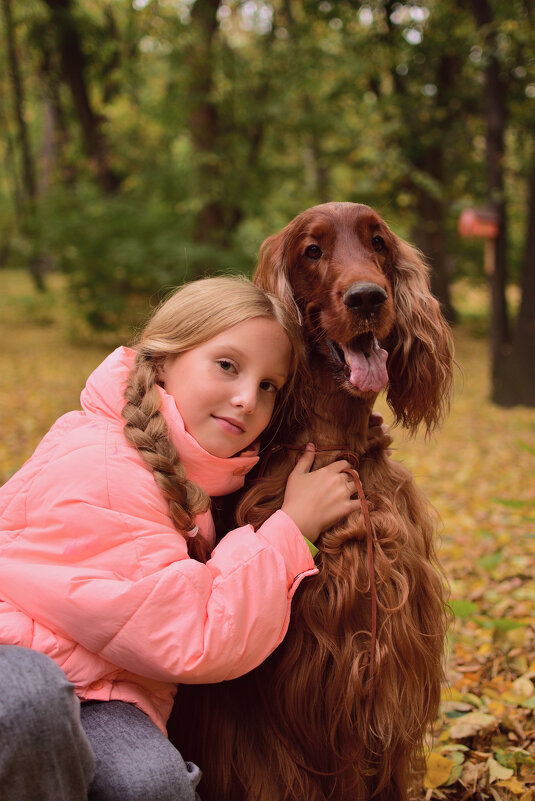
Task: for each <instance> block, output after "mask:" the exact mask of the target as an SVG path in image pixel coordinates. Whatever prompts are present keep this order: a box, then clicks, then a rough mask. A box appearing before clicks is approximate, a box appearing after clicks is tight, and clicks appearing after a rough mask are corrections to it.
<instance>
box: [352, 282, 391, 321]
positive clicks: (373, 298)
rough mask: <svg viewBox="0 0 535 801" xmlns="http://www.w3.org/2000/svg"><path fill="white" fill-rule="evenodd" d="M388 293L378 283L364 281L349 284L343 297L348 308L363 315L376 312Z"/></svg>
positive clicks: (366, 315)
mask: <svg viewBox="0 0 535 801" xmlns="http://www.w3.org/2000/svg"><path fill="white" fill-rule="evenodd" d="M387 297H388V295H387V294H386V292H385V291H384V289H383V288H382V287H380V286H379V284H372V283H366V282H365V281H362V282H359V283H355V284H351V286H350V287H349V289H348V290H347V291H346V293H345V294H344V297H343V301H344V303H345V305H346V306H347V308H348V309H352V311H356V312H358V313H359V314H362V315H363V316H365V317H369V316H370V314H374V313H375V312H378V311H379V309H380V308H381V306H382V305H383V303H384V302H385V300H386V299H387Z"/></svg>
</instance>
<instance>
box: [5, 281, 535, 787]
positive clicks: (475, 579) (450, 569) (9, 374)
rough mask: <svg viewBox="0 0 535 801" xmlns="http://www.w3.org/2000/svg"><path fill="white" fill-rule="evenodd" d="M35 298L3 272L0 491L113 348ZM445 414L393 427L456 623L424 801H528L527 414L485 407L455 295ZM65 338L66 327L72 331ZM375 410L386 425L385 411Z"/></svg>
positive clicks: (530, 491)
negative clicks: (427, 516)
mask: <svg viewBox="0 0 535 801" xmlns="http://www.w3.org/2000/svg"><path fill="white" fill-rule="evenodd" d="M50 286H51V289H50V291H49V292H47V293H46V294H45V295H44V296H43V297H39V296H37V295H36V294H35V293H34V291H33V289H32V287H31V284H30V282H29V280H28V279H27V277H26V275H25V274H24V273H21V272H15V271H6V270H0V341H1V343H2V347H1V348H0V421H1V432H2V435H1V438H0V484H2V483H3V482H4V481H6V480H7V478H9V476H10V475H11V474H12V473H13V472H14V471H15V470H16V469H17V468H18V467H19V466H20V465H21V464H22V462H23V461H24V460H25V459H26V458H27V457H28V456H29V455H30V454H31V452H32V450H33V448H34V447H35V445H36V443H37V442H38V440H39V439H40V437H41V436H42V435H43V434H44V433H45V431H46V430H47V429H48V427H49V426H50V424H51V423H52V422H53V421H54V420H55V419H56V417H58V416H59V415H60V414H62V413H63V412H65V411H68V410H69V409H73V408H78V396H79V392H80V389H81V387H82V386H83V384H84V381H85V378H86V377H87V375H88V374H89V372H90V371H91V370H92V369H93V368H94V367H95V366H96V365H97V364H98V363H99V362H100V361H101V359H102V358H103V357H104V356H105V354H106V353H107V352H108V351H109V350H110V349H111V347H113V345H114V344H116V343H114V342H107V343H105V344H104V343H100V344H95V343H93V344H87V343H85V344H80V343H79V344H76V343H75V342H73V341H72V338H71V337H69V326H70V323H69V319H71V320H72V317H70V315H69V314H68V313H67V311H68V308H69V306H68V303H67V302H66V300H65V296H64V294H63V290H62V284H61V279H60V278H59V277H57V276H52V278H51V280H50ZM457 294H458V299H459V305H460V307H461V311H462V312H463V319H464V322H463V323H462V324H461V325H460V326H459V327H457V328H456V331H455V339H456V350H457V354H456V358H457V362H458V365H459V366H458V369H457V370H456V382H455V384H456V387H455V396H454V400H453V404H452V409H451V414H450V415H449V417H448V419H447V421H446V422H445V424H444V426H443V427H442V429H441V430H440V431H439V432H438V433H437V434H435V435H434V437H433V438H432V439H431V440H430V441H425V440H424V438H423V436H422V437H418V438H416V439H412V440H411V439H408V438H407V437H406V436H404V434H403V432H402V431H400V430H397V429H395V430H394V431H393V434H394V438H395V451H394V454H393V458H398V459H401V460H403V461H404V462H405V463H406V464H407V465H408V466H409V467H410V468H411V470H412V471H413V473H414V475H415V477H416V480H417V482H418V484H419V485H420V486H421V487H422V488H423V489H424V490H425V491H426V493H427V494H428V496H429V497H430V499H431V501H432V502H433V503H434V505H435V506H436V508H437V509H438V511H439V513H440V516H441V520H442V531H441V545H440V558H441V562H442V565H443V568H444V571H445V574H446V576H447V579H448V582H449V586H450V596H451V605H452V608H453V611H454V613H455V624H454V626H453V629H452V632H451V637H450V642H449V648H448V670H447V673H448V687H446V688H445V689H444V693H443V704H442V709H441V717H440V719H439V721H438V724H437V731H436V737H435V740H434V742H433V744H432V751H431V753H430V755H429V757H428V762H427V765H428V769H427V775H426V778H425V787H424V789H423V790H421V791H420V793H419V794H418V795H417V796H415V797H418V798H419V799H423V798H427V799H429V800H430V799H447V800H449V799H454V800H455V801H461V799H462V801H468V799H476V800H477V799H487V798H489V799H492V801H496V799H518V801H530V800H531V799H535V792H534V790H533V789H532V788H535V716H534V711H535V410H533V409H527V408H523V407H517V408H514V409H501V408H499V407H497V406H494V405H492V404H491V403H489V401H488V397H489V378H488V343H487V340H486V338H485V336H484V335H483V334H482V333H481V331H482V329H483V328H484V313H483V312H482V311H481V309H482V308H484V304H485V296H484V293H482V292H481V290H471V289H470V288H469V287H466V286H464V287H460V288H459V287H458V292H457ZM71 330H72V329H71ZM380 408H381V409H382V411H383V412H384V413H385V416H386V417H387V418H388V412H387V410H386V407H385V406H383V405H380Z"/></svg>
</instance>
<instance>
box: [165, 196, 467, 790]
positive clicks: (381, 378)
mask: <svg viewBox="0 0 535 801" xmlns="http://www.w3.org/2000/svg"><path fill="white" fill-rule="evenodd" d="M255 281H256V282H257V283H258V284H260V285H261V286H263V287H265V288H266V289H269V290H271V291H272V292H274V293H275V294H277V295H279V296H280V297H281V298H283V299H285V301H286V302H287V303H288V304H296V305H297V307H298V309H299V312H300V314H301V316H302V321H303V329H304V333H305V337H306V341H307V346H308V354H309V367H310V374H311V377H310V386H309V390H310V393H309V397H310V399H309V401H308V404H307V406H308V408H307V409H306V423H305V424H304V425H303V426H302V427H300V428H299V429H298V430H293V431H291V432H286V433H285V435H284V441H283V442H282V443H280V442H279V446H280V445H281V444H282V445H283V447H279V448H278V449H274V450H273V451H272V453H271V455H270V457H269V459H268V461H267V464H266V466H265V473H264V475H263V476H262V477H261V478H259V479H257V480H256V482H255V483H254V485H253V486H252V488H251V489H249V490H248V491H247V492H246V494H245V496H244V497H243V498H242V500H241V502H240V504H239V507H238V511H237V520H238V522H239V523H240V524H242V523H244V522H249V523H252V524H253V525H254V526H257V525H258V524H260V523H261V522H262V521H263V520H265V519H266V518H267V517H268V515H270V514H271V513H272V512H273V511H274V510H275V509H278V508H279V507H280V506H281V504H282V499H283V495H284V488H285V484H286V479H287V476H288V474H289V473H290V471H291V470H292V468H293V466H294V464H295V460H296V449H299V447H301V446H304V444H305V443H307V442H314V443H315V444H316V446H317V448H318V453H317V456H316V461H315V466H316V467H319V466H321V465H322V464H325V463H326V462H327V461H329V460H332V459H333V458H336V457H337V455H338V454H339V453H340V452H350V453H352V454H355V455H357V456H358V457H360V458H359V467H358V470H359V475H360V480H361V482H362V485H363V488H364V493H365V497H366V506H367V509H368V510H369V515H370V518H369V519H370V523H371V527H369V528H371V533H370V535H368V532H367V527H366V520H365V517H366V516H365V514H364V513H361V514H355V515H353V516H351V517H350V518H348V519H346V520H343V521H342V522H340V523H338V524H337V525H335V526H333V527H332V528H331V529H329V530H328V531H325V532H323V533H322V534H321V535H320V538H319V540H318V542H317V543H316V544H317V546H318V547H319V554H318V555H317V556H316V564H317V566H318V568H319V575H316V576H312V577H311V578H309V579H307V580H305V581H304V582H303V583H302V584H301V586H300V588H299V590H298V591H297V593H296V595H295V597H294V599H293V601H292V614H291V621H290V627H289V630H288V633H287V635H286V637H285V639H284V641H283V643H282V644H281V645H280V646H279V648H278V649H276V651H275V652H274V653H273V654H272V655H271V656H270V657H269V659H267V660H266V661H265V662H264V663H263V664H262V665H260V667H259V668H257V669H256V670H255V671H253V672H251V673H250V674H248V675H246V676H244V677H242V678H240V679H237V680H234V681H230V682H224V683H222V684H219V685H212V686H202V687H183V686H182V687H180V688H179V690H178V695H177V702H176V704H175V712H174V716H173V718H172V720H171V723H170V734H171V737H172V739H173V741H174V742H175V744H176V745H177V747H179V749H180V750H181V752H182V753H183V754H184V755H185V757H186V758H187V759H191V760H194V761H195V762H197V764H199V765H200V766H201V768H202V770H203V776H204V778H203V780H202V782H201V784H200V786H199V794H200V796H201V798H202V801H290V799H291V800H292V801H327V799H332V800H333V801H365V800H366V799H371V798H374V799H378V801H405V799H407V798H408V797H409V795H408V794H409V786H410V781H411V777H412V775H413V771H414V770H415V768H417V767H418V766H419V763H420V762H421V759H420V758H421V755H422V750H423V744H424V738H425V735H426V732H427V730H428V728H429V726H430V724H431V723H432V722H433V721H434V720H435V718H436V714H437V710H438V704H439V697H440V686H441V680H442V677H443V659H442V657H443V645H444V637H445V632H446V628H447V622H448V621H447V613H446V607H445V598H444V586H443V581H442V578H441V575H440V572H439V570H438V569H437V566H436V562H435V549H434V542H433V540H434V534H435V516H434V514H433V512H432V510H431V509H430V508H429V507H428V505H427V503H426V502H425V501H424V499H423V498H422V496H421V495H420V493H419V492H418V491H417V489H416V487H415V486H414V483H413V481H412V478H411V475H410V474H409V472H408V471H407V469H406V468H405V467H403V466H402V465H400V464H399V463H396V461H395V460H394V459H393V458H391V457H390V456H389V455H388V454H387V453H386V452H385V450H384V448H378V449H376V450H371V451H367V450H366V448H367V431H368V420H369V415H370V412H371V410H372V407H373V404H374V401H375V399H376V396H377V393H378V392H379V391H380V390H382V389H383V388H386V391H387V400H388V403H389V405H390V407H391V408H392V410H393V413H394V415H395V419H396V421H397V422H400V423H402V424H403V425H404V426H405V427H406V428H408V429H410V431H412V432H415V431H416V429H417V428H418V426H419V425H420V424H421V423H423V424H424V425H425V426H426V428H427V430H428V431H429V430H431V429H433V428H434V427H435V426H436V425H437V424H438V423H439V422H440V421H441V419H442V417H443V414H444V412H445V410H446V408H447V406H448V399H449V393H450V388H451V383H452V340H451V336H450V332H449V329H448V327H447V325H446V323H445V321H444V319H443V317H442V315H441V313H440V310H439V305H438V303H437V301H436V300H435V298H434V297H433V296H432V295H431V293H430V290H429V284H428V270H427V268H426V266H425V264H424V263H423V261H422V259H421V257H420V255H419V253H418V252H417V251H416V250H415V249H414V248H412V247H411V246H410V245H409V244H407V243H406V242H404V241H403V240H401V239H400V238H399V237H398V236H396V235H395V234H394V233H392V231H391V230H390V229H389V228H388V226H387V225H386V223H385V222H384V220H383V219H382V218H381V217H380V216H379V215H378V214H377V213H376V212H375V211H373V210H372V209H371V208H369V207H368V206H364V205H360V204H356V203H327V204H324V205H321V206H317V207H314V208H311V209H308V210H307V211H305V212H303V213H302V214H300V215H299V216H298V217H296V218H295V219H294V220H293V221H292V222H291V223H290V224H289V225H287V226H286V228H284V229H283V230H282V231H281V232H280V233H279V234H277V235H276V236H272V237H270V238H269V239H267V240H266V241H265V242H264V244H263V246H262V249H261V256H260V262H259V266H258V269H257V272H256V274H255ZM364 511H365V510H364V504H363V512H364ZM370 549H371V551H372V552H373V553H372V554H370ZM370 556H373V560H372V561H370Z"/></svg>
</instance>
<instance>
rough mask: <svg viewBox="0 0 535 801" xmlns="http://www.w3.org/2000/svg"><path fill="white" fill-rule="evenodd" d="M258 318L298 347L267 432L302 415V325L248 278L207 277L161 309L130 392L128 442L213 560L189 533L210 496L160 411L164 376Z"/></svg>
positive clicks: (180, 525)
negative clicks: (190, 353) (298, 389)
mask: <svg viewBox="0 0 535 801" xmlns="http://www.w3.org/2000/svg"><path fill="white" fill-rule="evenodd" d="M255 317H267V318H269V319H272V320H276V321H277V322H278V323H279V324H280V325H281V326H282V328H283V329H284V331H285V332H286V334H287V336H288V339H289V341H290V345H291V363H290V371H289V377H288V381H287V382H286V384H285V385H284V387H283V388H282V390H281V391H280V393H278V396H277V402H276V406H275V411H274V414H273V416H272V419H271V422H270V424H269V426H268V428H267V429H266V432H265V433H267V435H268V436H269V435H270V434H271V436H273V431H276V430H277V427H278V425H280V422H281V419H282V415H283V413H286V414H287V415H289V416H290V417H292V418H293V417H295V416H296V413H297V408H298V404H297V399H296V398H295V393H294V386H295V385H298V384H301V383H302V382H300V381H299V380H298V377H299V375H300V374H301V370H302V366H303V365H304V345H303V341H302V336H301V331H300V326H299V322H298V320H297V318H296V316H294V315H293V314H292V312H291V311H289V310H288V309H287V308H286V307H285V306H284V305H283V304H282V302H281V301H280V300H279V299H278V298H276V297H275V296H274V295H271V294H270V293H269V292H267V291H265V290H263V289H261V288H260V287H258V286H256V285H255V284H252V283H251V281H249V280H248V279H246V278H243V277H239V276H234V277H230V276H227V277H219V278H204V279H201V280H199V281H193V282H191V283H189V284H185V285H184V286H182V287H180V288H179V289H178V290H177V291H176V292H174V294H173V295H171V297H169V298H168V299H167V300H166V301H164V302H163V303H162V304H161V305H160V306H159V307H158V308H157V310H156V311H155V313H154V314H153V316H152V317H151V319H150V320H149V322H148V323H147V325H146V326H145V328H144V330H143V331H142V333H141V336H140V338H139V341H138V343H137V345H135V347H136V350H137V356H136V360H135V365H134V367H133V369H132V371H131V373H130V375H129V378H128V382H127V386H126V389H125V399H126V404H125V406H124V408H123V410H122V416H123V418H124V419H125V421H126V425H125V427H124V433H125V436H126V438H127V440H128V442H129V443H130V444H131V445H133V446H134V447H135V448H136V449H137V450H138V451H139V453H140V454H141V456H142V457H143V459H144V461H145V462H146V464H147V465H148V466H149V467H150V468H151V470H152V471H153V474H154V479H155V481H156V483H157V485H158V487H159V488H160V490H161V491H162V493H163V495H164V497H165V498H166V500H167V502H168V504H169V512H170V515H171V520H172V521H173V525H174V526H175V528H176V529H177V531H178V532H180V533H181V534H182V536H183V537H184V538H185V539H186V542H187V545H188V553H189V555H190V556H192V557H194V558H196V559H198V560H199V561H203V562H204V561H206V559H207V558H208V556H209V553H210V549H209V547H208V544H207V543H206V541H205V540H204V539H203V538H202V537H201V536H200V535H199V534H197V535H196V536H194V537H191V536H188V535H187V532H188V530H191V529H193V527H194V525H195V516H196V515H198V514H200V513H201V512H204V511H206V510H207V509H208V508H209V506H210V498H209V497H208V495H207V494H206V492H205V491H204V490H203V489H202V488H201V487H199V486H198V485H197V484H195V483H194V482H192V481H189V480H188V478H187V476H186V472H185V469H184V466H183V465H182V463H181V461H180V457H179V454H178V453H177V451H176V449H175V447H174V445H173V444H172V442H171V439H170V437H169V431H168V428H167V423H166V422H165V419H164V417H163V415H162V414H161V412H160V401H161V397H160V393H159V391H158V387H157V383H158V377H159V373H160V370H161V367H162V366H163V364H164V362H165V361H166V359H168V358H169V357H173V356H176V355H177V354H179V353H183V352H184V351H187V350H191V349H192V348H195V347H197V346H198V345H201V344H202V343H204V342H206V341H207V340H209V339H211V338H212V337H215V336H217V335H218V334H220V333H221V332H223V331H224V330H226V329H228V328H231V327H232V326H235V325H238V324H239V323H243V322H246V321H247V320H251V319H253V318H255Z"/></svg>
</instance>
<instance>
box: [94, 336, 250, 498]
mask: <svg viewBox="0 0 535 801" xmlns="http://www.w3.org/2000/svg"><path fill="white" fill-rule="evenodd" d="M135 358H136V352H135V350H132V349H131V348H125V347H120V348H117V350H115V351H113V353H111V354H110V355H109V356H108V357H107V358H106V359H105V360H104V361H103V362H102V364H100V365H99V366H98V367H97V368H96V370H94V371H93V372H92V373H91V375H90V376H89V378H88V379H87V383H86V386H85V388H84V389H83V390H82V394H81V396H80V402H81V404H82V408H83V409H84V411H86V412H89V413H92V414H97V415H104V416H105V417H107V418H110V419H114V420H117V421H120V422H121V423H122V424H124V420H123V418H122V417H121V411H122V409H123V406H124V402H125V401H124V394H123V393H124V388H125V386H126V381H127V379H128V376H129V374H130V371H131V370H132V367H133V366H134V361H135ZM158 390H159V392H160V396H161V401H162V403H161V407H160V410H161V412H162V414H163V416H164V418H165V421H166V423H167V426H168V428H169V433H170V436H171V440H172V442H173V445H174V446H175V448H176V449H177V451H178V454H179V456H180V460H181V462H182V464H183V465H184V468H185V470H186V475H187V477H188V479H189V480H190V481H194V482H195V483H196V484H199V486H201V487H202V488H203V489H204V490H205V492H207V493H208V495H211V496H218V495H228V494H230V493H231V492H235V491H236V490H238V489H241V487H243V484H244V481H245V478H244V476H245V475H246V473H248V472H249V470H251V468H252V467H254V465H255V464H256V463H257V462H258V456H257V449H256V448H255V447H254V445H252V446H251V447H250V449H249V450H248V451H243V452H242V453H241V454H239V455H238V456H233V457H231V458H230V459H222V458H221V457H219V456H213V454H211V453H208V451H206V450H205V449H204V448H202V447H201V446H200V445H199V443H198V442H197V441H196V440H195V439H194V438H193V437H192V436H191V435H190V434H188V432H187V431H186V429H185V427H184V421H183V420H182V417H181V415H180V412H179V411H178V409H177V407H176V404H175V401H174V398H173V397H172V396H171V395H168V394H167V392H165V390H164V389H163V388H162V387H158Z"/></svg>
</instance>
